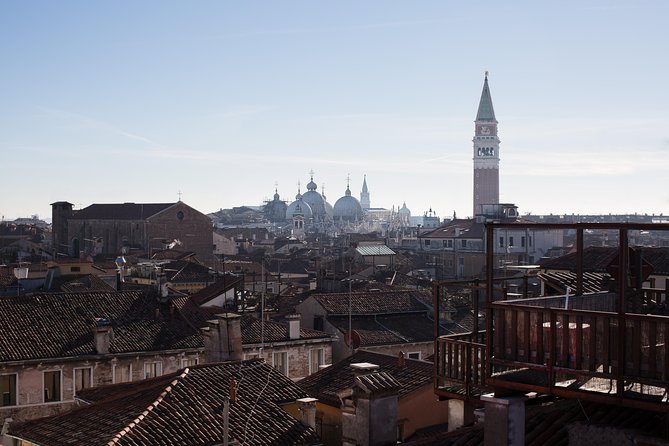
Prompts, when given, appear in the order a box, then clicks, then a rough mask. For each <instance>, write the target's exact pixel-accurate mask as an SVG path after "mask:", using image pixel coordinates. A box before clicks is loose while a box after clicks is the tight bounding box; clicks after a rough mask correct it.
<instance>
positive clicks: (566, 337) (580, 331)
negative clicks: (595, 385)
mask: <svg viewBox="0 0 669 446" xmlns="http://www.w3.org/2000/svg"><path fill="white" fill-rule="evenodd" d="M492 314H493V327H494V329H493V336H492V351H491V356H490V360H491V365H492V369H491V373H492V375H495V374H499V375H500V377H502V378H503V376H504V373H508V371H510V370H518V369H523V368H526V369H531V370H534V371H537V372H539V373H541V372H543V373H544V374H545V376H543V377H542V378H538V379H537V380H536V383H538V385H541V386H546V387H552V386H555V385H556V380H557V379H558V377H559V376H564V374H565V373H568V374H570V375H572V376H577V377H586V378H588V377H597V378H604V379H610V380H616V381H617V382H618V383H619V386H618V387H619V388H622V387H623V384H627V385H629V384H630V383H638V384H643V385H651V386H660V387H663V388H664V387H666V386H667V385H668V384H669V347H668V345H669V317H666V316H650V315H641V314H631V313H627V314H624V315H622V316H621V315H619V314H618V313H613V312H601V311H589V310H565V309H559V308H538V307H536V306H524V305H519V304H517V303H514V304H508V303H506V302H496V303H494V304H493V308H492ZM620 352H622V357H623V361H622V365H623V369H622V370H620V369H619V368H618V367H619V366H620V361H619V357H620V355H621V353H620ZM621 392H622V390H621Z"/></svg>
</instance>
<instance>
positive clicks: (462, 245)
mask: <svg viewBox="0 0 669 446" xmlns="http://www.w3.org/2000/svg"><path fill="white" fill-rule="evenodd" d="M460 247H461V248H466V247H467V240H464V239H462V240H460Z"/></svg>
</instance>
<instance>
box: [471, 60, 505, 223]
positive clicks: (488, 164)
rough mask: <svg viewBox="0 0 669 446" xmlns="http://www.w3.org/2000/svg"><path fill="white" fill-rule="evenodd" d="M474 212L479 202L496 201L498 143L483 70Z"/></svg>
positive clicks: (475, 154)
mask: <svg viewBox="0 0 669 446" xmlns="http://www.w3.org/2000/svg"><path fill="white" fill-rule="evenodd" d="M473 143H474V148H473V149H474V152H473V160H474V209H473V211H474V213H473V215H474V216H476V215H477V214H480V213H481V211H482V208H481V205H484V204H498V203H499V143H500V140H499V138H498V137H497V119H495V109H494V108H493V106H492V97H491V95H490V87H489V85H488V72H487V71H486V72H485V78H484V80H483V91H482V92H481V99H480V101H479V108H478V111H477V113H476V121H474V139H473Z"/></svg>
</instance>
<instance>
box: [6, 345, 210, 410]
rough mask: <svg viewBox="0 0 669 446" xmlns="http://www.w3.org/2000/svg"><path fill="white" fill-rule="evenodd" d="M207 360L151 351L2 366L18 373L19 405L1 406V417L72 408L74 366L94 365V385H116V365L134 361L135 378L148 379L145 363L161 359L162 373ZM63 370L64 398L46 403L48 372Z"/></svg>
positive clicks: (197, 354) (194, 353)
mask: <svg viewBox="0 0 669 446" xmlns="http://www.w3.org/2000/svg"><path fill="white" fill-rule="evenodd" d="M184 359H197V360H199V361H201V360H203V359H204V356H203V355H202V354H201V353H200V352H197V351H190V352H183V353H181V352H180V353H174V354H169V353H168V354H157V355H156V354H148V355H135V356H130V357H113V356H105V357H95V358H90V359H80V360H72V361H63V362H51V363H49V362H42V363H32V364H31V363H28V364H25V365H0V374H12V373H16V374H17V383H16V387H17V405H16V406H9V407H0V420H4V419H5V418H7V417H11V418H12V419H13V420H14V421H22V420H28V419H32V418H37V417H42V416H47V415H53V414H55V413H59V412H62V411H65V410H68V409H70V408H71V407H72V405H73V401H74V369H75V368H82V367H83V368H91V370H92V376H91V382H92V386H101V385H105V384H112V381H113V378H112V373H113V367H114V365H115V364H116V365H118V366H122V365H127V364H131V368H132V380H133V381H137V380H140V379H144V363H145V362H160V363H161V364H162V374H167V373H172V372H176V371H177V370H178V369H180V368H182V360H184ZM51 370H60V371H61V400H60V401H59V402H50V403H44V396H43V395H44V381H43V379H44V378H43V377H44V372H46V371H51Z"/></svg>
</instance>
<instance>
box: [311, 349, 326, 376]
mask: <svg viewBox="0 0 669 446" xmlns="http://www.w3.org/2000/svg"><path fill="white" fill-rule="evenodd" d="M322 365H323V349H322V348H315V349H313V350H310V351H309V373H316V372H317V371H318V370H319V369H320V367H321V366H322Z"/></svg>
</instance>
